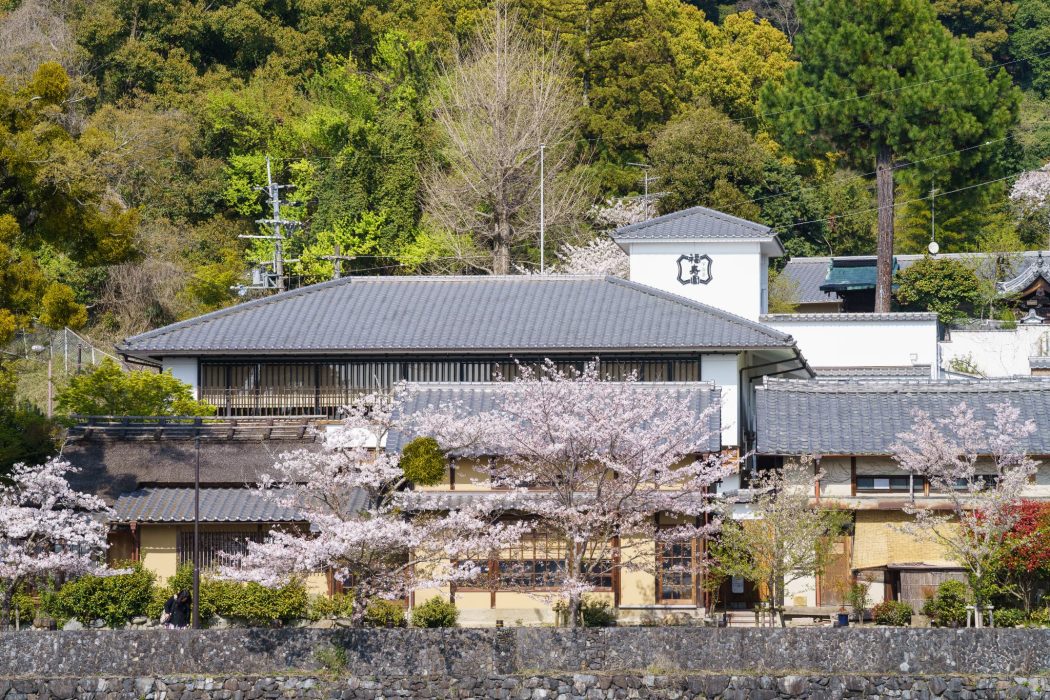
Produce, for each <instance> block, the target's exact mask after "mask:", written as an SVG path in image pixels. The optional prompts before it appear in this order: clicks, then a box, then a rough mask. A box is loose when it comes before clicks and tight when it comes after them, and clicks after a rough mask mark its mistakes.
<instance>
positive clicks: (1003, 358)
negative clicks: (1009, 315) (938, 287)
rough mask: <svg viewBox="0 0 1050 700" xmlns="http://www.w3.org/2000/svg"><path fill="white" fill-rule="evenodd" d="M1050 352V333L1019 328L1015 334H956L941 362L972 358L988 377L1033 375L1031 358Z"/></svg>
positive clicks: (946, 345)
mask: <svg viewBox="0 0 1050 700" xmlns="http://www.w3.org/2000/svg"><path fill="white" fill-rule="evenodd" d="M1048 352H1050V329H1048V328H1047V327H1046V326H1041V325H1040V326H1025V325H1019V326H1017V328H1015V329H1013V330H983V331H980V330H972V331H968V330H953V331H951V332H950V334H949V337H948V338H947V339H946V340H944V341H943V342H941V362H942V366H943V367H944V368H945V369H947V368H948V363H949V362H951V360H952V358H953V357H960V358H965V357H970V358H972V359H973V361H974V363H975V364H976V365H977V369H978V370H980V372H981V373H982V374H983V375H984V376H986V377H1010V376H1017V375H1026V374H1031V373H1032V370H1031V366H1030V365H1029V363H1028V358H1029V357H1035V356H1039V355H1045V354H1048Z"/></svg>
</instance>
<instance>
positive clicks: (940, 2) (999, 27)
mask: <svg viewBox="0 0 1050 700" xmlns="http://www.w3.org/2000/svg"><path fill="white" fill-rule="evenodd" d="M933 6H934V8H935V9H936V10H937V17H938V18H939V19H940V20H941V22H942V23H943V24H944V26H946V27H947V28H948V30H949V31H950V32H951V33H952V34H954V35H955V36H957V37H960V38H964V39H965V40H966V41H967V43H969V44H970V49H971V50H972V51H973V55H974V57H975V58H976V59H977V60H978V61H980V62H981V64H983V65H990V64H993V63H1002V62H1004V61H1006V60H1007V53H1008V52H1007V48H1008V43H1009V35H1008V33H1007V30H1008V28H1009V26H1010V22H1011V21H1012V20H1013V17H1014V14H1015V13H1016V12H1017V6H1016V4H1015V3H1013V2H1009V1H1008V0H934V3H933Z"/></svg>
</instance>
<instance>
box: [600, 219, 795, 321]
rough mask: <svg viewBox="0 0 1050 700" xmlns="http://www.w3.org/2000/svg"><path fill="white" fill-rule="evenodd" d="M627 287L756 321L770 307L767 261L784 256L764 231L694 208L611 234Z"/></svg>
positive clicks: (766, 229)
mask: <svg viewBox="0 0 1050 700" xmlns="http://www.w3.org/2000/svg"><path fill="white" fill-rule="evenodd" d="M612 238H613V240H614V241H616V243H617V244H619V246H620V247H621V248H623V250H624V252H626V253H627V255H628V257H629V258H630V265H631V281H632V282H639V283H641V284H645V285H648V286H650V287H656V288H657V289H661V290H664V291H666V292H672V293H674V294H678V295H681V296H683V297H686V298H688V299H692V300H694V301H699V302H701V303H703V304H707V305H709V306H714V307H716V308H719V309H722V310H724V311H729V312H730V313H734V314H736V315H738V316H743V317H744V318H748V319H751V320H753V321H757V320H758V317H759V316H760V315H762V314H764V313H766V311H767V309H768V306H769V298H768V297H769V288H768V287H769V283H768V279H769V278H768V274H769V259H770V258H774V257H779V256H781V255H783V254H784V246H783V245H781V243H780V239H779V238H777V235H776V234H775V233H773V231H772V230H771V229H770V228H769V227H768V226H763V225H762V224H756V223H755V222H753V221H747V220H746V219H738V218H737V217H735V216H730V215H728V214H723V213H722V212H719V211H714V210H713V209H706V208H704V207H693V208H692V209H684V210H682V211H677V212H674V213H673V214H665V215H664V216H659V217H657V218H655V219H649V220H648V221H643V222H641V223H638V224H632V225H631V226H625V227H623V228H621V229H618V230H617V231H616V232H615V233H613V234H612Z"/></svg>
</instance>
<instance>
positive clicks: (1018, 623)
mask: <svg viewBox="0 0 1050 700" xmlns="http://www.w3.org/2000/svg"><path fill="white" fill-rule="evenodd" d="M992 615H993V616H994V617H995V626H996V627H1024V625H1025V623H1026V622H1027V621H1028V616H1027V615H1026V614H1025V611H1024V610H1021V609H1019V608H1000V609H999V610H996V611H995V612H993V613H992Z"/></svg>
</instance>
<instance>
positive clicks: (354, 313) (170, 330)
mask: <svg viewBox="0 0 1050 700" xmlns="http://www.w3.org/2000/svg"><path fill="white" fill-rule="evenodd" d="M793 345H794V342H793V341H792V339H791V336H789V335H787V334H785V333H781V332H779V331H776V330H773V329H771V328H769V327H767V326H763V325H761V324H759V323H755V322H754V321H749V320H747V319H744V318H741V317H739V316H735V315H734V314H731V313H728V312H725V311H721V310H719V309H715V308H712V307H710V306H707V305H704V304H700V303H697V302H694V301H690V300H688V299H685V298H684V297H680V296H677V295H674V294H670V293H667V292H662V291H660V290H657V289H653V288H651V287H647V286H645V285H641V284H637V283H634V282H628V281H626V280H622V279H619V278H616V277H604V278H603V277H573V276H545V277H543V276H509V277H478V276H474V277H466V276H462V277H346V278H343V279H339V280H333V281H331V282H324V283H321V284H316V285H312V286H309V287H303V288H302V289H297V290H294V291H291V292H285V293H283V294H277V295H274V296H272V297H267V298H265V299H258V300H255V301H250V302H246V303H244V304H240V305H238V306H233V307H230V308H228V309H223V310H221V311H215V312H212V313H210V314H205V315H204V316H200V317H198V318H194V319H190V320H188V321H182V322H180V323H175V324H172V325H170V326H165V327H163V328H159V329H157V330H154V331H150V332H148V333H143V334H141V335H138V336H134V337H132V338H128V339H127V340H126V341H125V342H124V344H123V345H122V346H121V347H120V350H121V351H122V352H126V353H129V354H132V355H140V356H150V355H152V356H163V355H172V354H184V355H205V354H210V353H211V354H238V353H240V354H260V353H261V354H266V353H280V354H284V355H288V354H300V355H303V354H319V353H340V354H353V353H361V354H365V353H388V352H398V353H413V352H416V353H425V352H429V353H434V352H486V351H500V352H530V351H531V352H545V351H549V350H565V351H570V350H571V351H580V352H595V353H598V352H605V351H613V350H620V351H634V350H643V349H647V350H653V349H657V350H665V351H674V350H680V351H681V350H698V349H716V348H717V349H739V348H759V347H784V348H790V347H792V346H793Z"/></svg>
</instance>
